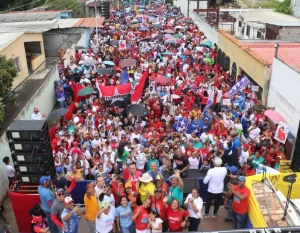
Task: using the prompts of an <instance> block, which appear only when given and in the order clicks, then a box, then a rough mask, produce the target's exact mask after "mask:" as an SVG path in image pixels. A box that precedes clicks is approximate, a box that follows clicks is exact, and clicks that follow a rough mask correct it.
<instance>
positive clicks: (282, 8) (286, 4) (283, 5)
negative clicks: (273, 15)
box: [275, 0, 292, 15]
mask: <svg viewBox="0 0 300 233" xmlns="http://www.w3.org/2000/svg"><path fill="white" fill-rule="evenodd" d="M275 11H276V12H279V13H284V14H288V15H291V14H292V8H291V2H290V0H284V1H283V2H279V3H277V4H276V6H275Z"/></svg>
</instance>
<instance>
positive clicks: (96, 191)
mask: <svg viewBox="0 0 300 233" xmlns="http://www.w3.org/2000/svg"><path fill="white" fill-rule="evenodd" d="M102 192H103V188H99V187H98V186H97V185H96V186H95V197H96V199H97V200H99V196H100V194H101V193H102Z"/></svg>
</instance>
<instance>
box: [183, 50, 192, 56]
mask: <svg viewBox="0 0 300 233" xmlns="http://www.w3.org/2000/svg"><path fill="white" fill-rule="evenodd" d="M182 54H183V55H193V52H192V51H189V50H187V51H184V52H183V53H182Z"/></svg>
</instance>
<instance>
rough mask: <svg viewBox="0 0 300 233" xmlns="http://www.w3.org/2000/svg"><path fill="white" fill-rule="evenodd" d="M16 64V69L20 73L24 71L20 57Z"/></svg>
mask: <svg viewBox="0 0 300 233" xmlns="http://www.w3.org/2000/svg"><path fill="white" fill-rule="evenodd" d="M14 63H15V65H16V68H17V71H18V73H20V72H21V71H22V66H21V61H20V57H16V58H14Z"/></svg>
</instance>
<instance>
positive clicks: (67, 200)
mask: <svg viewBox="0 0 300 233" xmlns="http://www.w3.org/2000/svg"><path fill="white" fill-rule="evenodd" d="M71 202H74V200H73V199H72V197H70V196H68V197H65V200H64V203H65V204H70V203H71Z"/></svg>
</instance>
